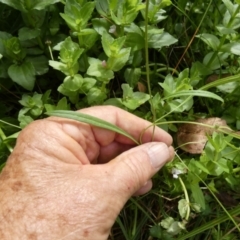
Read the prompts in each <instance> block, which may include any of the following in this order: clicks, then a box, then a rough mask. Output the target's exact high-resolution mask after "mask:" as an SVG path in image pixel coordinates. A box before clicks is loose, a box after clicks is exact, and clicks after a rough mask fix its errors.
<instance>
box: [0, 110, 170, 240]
mask: <svg viewBox="0 0 240 240" xmlns="http://www.w3.org/2000/svg"><path fill="white" fill-rule="evenodd" d="M80 112H83V113H86V114H89V115H92V116H95V117H98V118H101V119H104V120H106V121H109V122H111V123H113V124H115V125H117V126H118V127H120V128H122V129H124V130H125V131H127V132H128V133H129V134H131V135H132V136H133V137H134V138H135V139H139V136H140V134H141V132H142V131H143V129H145V128H146V127H148V126H149V125H150V123H149V122H147V121H145V120H143V119H140V118H138V117H136V116H134V115H132V114H130V113H128V112H125V111H123V110H121V109H118V108H115V107H111V106H100V107H91V108H87V109H83V110H81V111H80ZM151 140H152V128H148V129H147V130H146V131H145V133H144V134H143V137H142V142H143V143H144V144H142V145H140V146H135V144H134V143H133V142H132V141H131V140H129V139H128V138H126V137H124V136H122V135H119V134H116V133H114V132H111V131H109V130H106V129H101V128H98V127H94V126H90V125H88V124H84V123H79V122H76V121H73V120H69V119H62V118H56V117H50V118H46V119H44V120H38V121H35V122H33V123H31V124H30V125H28V126H27V127H26V128H25V129H24V130H23V131H22V132H21V134H20V135H19V137H18V140H17V144H16V146H15V148H14V151H13V152H12V154H11V155H10V157H9V159H8V161H7V163H6V166H5V168H4V169H3V171H2V173H1V175H0V193H1V197H0V218H2V219H1V225H0V239H2V240H5V239H8V240H9V239H14V240H17V239H29V240H30V239H44V240H53V239H62V240H63V239H64V240H73V239H74V240H76V239H91V240H96V239H97V240H101V239H107V237H108V235H109V232H110V229H111V227H112V225H113V224H114V222H115V220H116V218H117V216H118V214H119V212H120V210H121V209H122V208H123V206H124V204H125V203H126V201H127V200H128V199H129V198H130V197H131V196H132V195H134V194H143V193H146V192H147V191H149V190H150V189H151V187H152V182H151V180H150V179H151V177H152V176H153V175H154V174H155V173H156V172H157V171H158V170H159V169H160V168H161V167H162V166H163V165H164V164H165V163H166V162H167V161H169V160H170V159H171V158H172V157H173V155H174V151H173V148H172V147H171V146H170V145H171V143H172V138H171V136H170V135H169V134H167V133H166V132H164V131H163V130H161V129H159V128H157V127H156V128H155V134H154V137H153V142H151ZM110 160H111V161H110Z"/></svg>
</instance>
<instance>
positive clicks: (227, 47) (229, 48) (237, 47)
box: [221, 42, 240, 56]
mask: <svg viewBox="0 0 240 240" xmlns="http://www.w3.org/2000/svg"><path fill="white" fill-rule="evenodd" d="M221 51H223V52H228V53H233V54H235V55H238V56H239V55H240V43H238V42H233V43H227V44H224V45H223V46H222V47H221Z"/></svg>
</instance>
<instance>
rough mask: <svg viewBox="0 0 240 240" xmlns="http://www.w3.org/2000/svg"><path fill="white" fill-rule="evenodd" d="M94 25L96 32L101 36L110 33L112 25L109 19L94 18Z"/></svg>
mask: <svg viewBox="0 0 240 240" xmlns="http://www.w3.org/2000/svg"><path fill="white" fill-rule="evenodd" d="M92 24H93V28H94V30H95V31H96V32H97V33H98V34H100V35H103V33H104V32H109V29H110V27H111V25H112V24H111V23H110V22H109V21H108V20H107V19H104V18H94V19H92Z"/></svg>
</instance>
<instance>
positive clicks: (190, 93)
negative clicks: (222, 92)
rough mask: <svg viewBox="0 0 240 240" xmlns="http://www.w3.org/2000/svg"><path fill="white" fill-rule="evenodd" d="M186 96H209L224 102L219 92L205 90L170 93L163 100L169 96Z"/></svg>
mask: <svg viewBox="0 0 240 240" xmlns="http://www.w3.org/2000/svg"><path fill="white" fill-rule="evenodd" d="M184 96H192V97H196V96H198V97H207V98H213V99H216V100H219V101H221V102H224V101H223V99H222V98H221V97H219V96H218V95H217V94H215V93H212V92H208V91H203V90H188V91H180V92H177V93H173V94H170V95H168V96H166V97H165V98H163V100H166V99H169V98H175V97H184Z"/></svg>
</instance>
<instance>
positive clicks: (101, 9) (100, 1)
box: [95, 0, 110, 17]
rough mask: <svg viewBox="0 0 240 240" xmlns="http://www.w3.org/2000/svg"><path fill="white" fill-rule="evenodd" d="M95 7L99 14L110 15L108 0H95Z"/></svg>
mask: <svg viewBox="0 0 240 240" xmlns="http://www.w3.org/2000/svg"><path fill="white" fill-rule="evenodd" d="M95 2H96V9H97V11H98V13H99V14H100V15H101V16H104V17H108V16H110V12H109V2H108V0H95Z"/></svg>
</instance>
